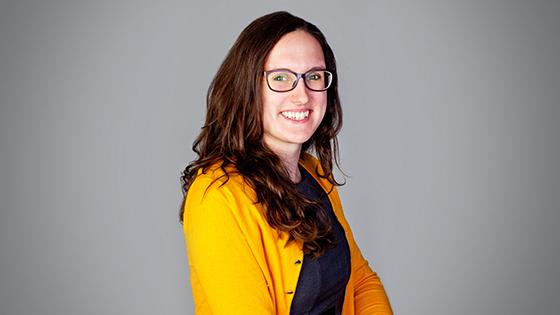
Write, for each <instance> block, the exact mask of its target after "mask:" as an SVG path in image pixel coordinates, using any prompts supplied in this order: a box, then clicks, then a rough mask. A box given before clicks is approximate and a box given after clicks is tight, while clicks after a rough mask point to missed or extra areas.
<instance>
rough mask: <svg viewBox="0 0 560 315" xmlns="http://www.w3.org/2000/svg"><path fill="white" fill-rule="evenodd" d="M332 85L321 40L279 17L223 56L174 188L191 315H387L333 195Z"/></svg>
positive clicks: (309, 28) (336, 110)
mask: <svg viewBox="0 0 560 315" xmlns="http://www.w3.org/2000/svg"><path fill="white" fill-rule="evenodd" d="M337 81H338V80H337V72H336V63H335V58H334V54H333V52H332V50H331V48H330V47H329V45H328V44H327V41H326V39H325V37H324V36H323V34H322V33H321V32H320V31H319V29H317V27H316V26H314V25H313V24H311V23H308V22H306V21H304V20H303V19H301V18H298V17H295V16H293V15H291V14H289V13H287V12H275V13H272V14H269V15H265V16H263V17H261V18H258V19H257V20H255V21H253V22H252V23H251V24H250V25H249V26H247V27H246V28H245V30H243V32H242V33H241V34H240V35H239V38H238V39H237V41H236V42H235V44H234V45H233V47H232V48H231V50H230V51H229V53H228V55H227V56H226V58H225V60H224V62H223V63H222V65H221V67H220V69H219V70H218V72H217V74H216V76H215V77H214V79H213V81H212V83H211V85H210V88H209V90H208V97H207V105H208V108H207V116H206V122H205V124H204V127H203V128H202V132H201V133H200V135H199V136H198V138H197V139H196V141H195V142H194V145H193V150H194V151H195V152H196V153H197V154H198V159H196V160H195V161H193V162H192V163H191V164H189V165H188V166H187V168H186V169H185V171H184V173H183V177H182V179H183V182H184V186H183V188H184V192H185V195H186V198H185V201H184V206H183V207H182V209H183V211H182V213H181V215H180V217H181V219H182V220H183V221H182V222H183V226H184V232H185V238H186V243H187V254H188V259H189V266H190V272H191V285H192V290H193V297H194V302H195V309H196V313H197V314H391V308H390V305H389V302H388V299H387V297H386V294H385V291H384V289H383V286H382V284H381V281H380V280H379V278H378V276H377V275H376V273H374V272H373V271H372V270H371V269H370V267H369V266H368V263H367V261H366V260H365V259H364V258H363V257H362V255H361V253H360V251H359V249H358V247H357V245H356V243H355V241H354V239H353V236H352V232H351V230H350V227H349V226H348V223H347V221H346V220H345V218H344V215H343V213H342V207H341V204H340V199H339V197H338V193H337V191H336V187H335V186H338V185H340V184H339V183H337V182H336V181H335V180H334V178H333V174H332V168H333V160H334V161H335V162H336V163H337V160H336V157H337V142H336V135H337V133H338V131H339V130H340V128H341V125H342V111H341V106H340V101H339V98H338V92H337ZM311 150H313V151H314V152H315V154H316V156H317V158H315V157H314V156H312V155H311V154H309V153H308V152H309V151H311Z"/></svg>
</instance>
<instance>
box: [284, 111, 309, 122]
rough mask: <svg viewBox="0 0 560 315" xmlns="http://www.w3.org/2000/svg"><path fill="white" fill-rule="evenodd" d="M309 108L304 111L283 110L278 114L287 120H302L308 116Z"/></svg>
mask: <svg viewBox="0 0 560 315" xmlns="http://www.w3.org/2000/svg"><path fill="white" fill-rule="evenodd" d="M309 112H310V111H309V110H306V111H297V112H296V111H285V112H281V113H280V114H281V115H282V116H284V117H285V118H287V119H289V120H294V121H302V120H305V119H307V117H309Z"/></svg>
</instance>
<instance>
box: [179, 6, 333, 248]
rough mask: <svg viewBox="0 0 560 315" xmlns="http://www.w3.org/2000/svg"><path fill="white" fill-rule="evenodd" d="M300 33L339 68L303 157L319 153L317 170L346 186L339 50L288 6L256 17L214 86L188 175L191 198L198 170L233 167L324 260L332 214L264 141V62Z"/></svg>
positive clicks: (281, 223) (274, 215) (274, 218)
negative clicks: (340, 173) (303, 190)
mask: <svg viewBox="0 0 560 315" xmlns="http://www.w3.org/2000/svg"><path fill="white" fill-rule="evenodd" d="M296 30H303V31H305V32H307V33H309V34H310V35H312V36H313V37H314V38H315V39H316V40H317V41H318V42H319V43H320V45H321V47H322V49H323V54H324V59H325V65H326V68H327V69H328V70H329V71H331V72H332V73H333V82H332V84H331V86H330V87H329V89H328V90H327V109H326V112H325V116H324V118H323V120H322V121H321V123H320V125H319V127H318V128H317V130H316V131H315V133H314V134H313V135H312V136H311V138H310V139H309V140H308V141H306V142H305V143H303V145H302V150H301V154H302V155H303V154H304V153H305V152H308V151H314V153H315V155H316V156H317V158H318V160H319V162H320V165H321V169H322V171H319V170H318V169H316V170H315V173H316V174H317V175H318V176H320V177H322V178H326V179H328V180H329V182H330V183H331V184H332V187H334V186H335V185H336V186H340V185H342V184H341V183H339V182H337V181H336V180H335V179H334V176H333V174H332V170H333V161H334V163H335V164H336V166H337V167H339V162H338V161H339V157H338V142H337V138H336V135H337V134H338V132H339V131H340V129H341V127H342V108H341V105H340V100H339V96H338V76H337V71H336V61H335V57H334V53H333V51H332V49H331V48H330V46H329V44H328V43H327V40H326V39H325V36H324V35H323V33H321V31H320V30H319V29H318V28H317V27H316V26H315V25H313V24H311V23H309V22H307V21H305V20H303V19H302V18H299V17H296V16H294V15H292V14H290V13H288V12H284V11H281V12H274V13H271V14H268V15H265V16H262V17H260V18H258V19H256V20H254V21H253V22H252V23H250V24H249V25H248V26H247V27H246V28H245V29H244V30H243V31H242V32H241V34H240V35H239V37H238V38H237V40H236V42H235V43H234V44H233V46H232V47H231V49H230V50H229V52H228V54H227V56H226V57H225V59H224V61H223V63H222V65H221V66H220V68H219V70H218V72H217V73H216V75H215V76H214V79H213V80H212V82H211V84H210V87H209V88H208V93H207V97H206V101H207V114H206V120H205V123H204V126H203V127H202V130H201V132H200V134H199V135H198V137H197V138H196V140H195V141H194V143H193V146H192V149H193V151H194V152H195V153H196V154H197V155H198V158H197V159H196V160H194V161H192V162H191V163H190V164H188V166H187V167H186V168H185V170H184V171H183V173H182V176H181V180H182V184H183V185H182V188H183V193H184V197H185V198H186V195H187V193H188V190H189V187H190V185H191V184H192V182H193V181H194V179H195V177H196V175H197V173H198V171H199V170H201V169H202V172H206V171H207V170H208V169H209V168H210V167H211V166H212V165H216V164H218V165H220V167H221V169H222V170H223V171H224V173H225V174H226V176H228V171H227V170H226V167H228V166H233V167H234V169H235V172H236V173H239V174H240V175H241V176H243V178H244V180H245V182H246V183H247V184H249V185H250V186H251V187H252V188H253V189H254V191H255V193H256V197H257V200H256V202H257V203H260V204H261V205H262V206H263V209H264V213H265V217H266V219H267V222H268V224H269V225H270V226H271V227H273V228H274V229H276V230H278V231H284V232H287V233H289V240H290V241H293V240H300V241H302V242H303V244H304V245H303V250H304V252H305V253H307V254H311V255H312V256H313V257H318V256H320V255H321V254H322V253H324V251H325V250H327V249H328V248H331V247H332V246H334V235H333V232H332V228H331V222H330V219H329V217H328V216H327V214H326V213H325V212H324V211H320V210H321V209H320V203H319V202H318V201H314V200H310V199H308V198H306V197H305V196H303V195H301V194H300V193H298V191H297V189H296V187H295V185H294V184H293V183H292V182H291V180H290V178H289V176H288V173H287V170H286V169H285V168H284V167H283V166H282V163H281V161H280V158H279V157H278V156H277V155H276V154H275V153H274V152H272V151H271V150H270V149H269V148H268V147H267V146H266V145H265V144H264V140H263V134H264V131H263V122H262V96H261V88H262V84H263V81H264V80H263V71H264V63H265V60H266V57H267V56H268V54H269V52H270V51H271V50H272V48H273V47H274V45H275V44H276V43H277V42H278V41H279V40H280V38H281V37H282V36H284V35H286V34H288V33H290V32H293V31H296ZM230 172H231V171H230ZM331 191H332V188H331ZM329 193H330V192H329ZM184 205H185V199H183V206H182V207H181V210H180V214H179V219H180V221H181V223H182V219H183V212H184V211H185V210H184ZM187 211H188V209H187Z"/></svg>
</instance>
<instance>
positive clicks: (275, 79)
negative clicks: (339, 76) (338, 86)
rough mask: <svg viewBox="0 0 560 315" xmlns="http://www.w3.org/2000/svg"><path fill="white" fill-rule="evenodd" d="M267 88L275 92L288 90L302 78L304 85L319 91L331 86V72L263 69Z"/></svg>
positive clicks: (293, 87) (294, 86)
mask: <svg viewBox="0 0 560 315" xmlns="http://www.w3.org/2000/svg"><path fill="white" fill-rule="evenodd" d="M264 76H265V77H266V84H267V85H268V88H270V89H271V90H273V91H275V92H289V91H291V90H293V89H295V88H296V86H297V84H298V82H299V79H301V78H303V82H304V83H305V86H306V87H307V88H308V89H310V90H311V91H315V92H321V91H325V90H326V89H328V88H329V86H331V83H332V79H333V74H332V73H331V72H330V71H327V70H316V69H315V70H309V71H307V72H306V73H296V72H293V71H291V70H288V69H275V70H270V71H264Z"/></svg>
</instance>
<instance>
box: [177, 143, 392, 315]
mask: <svg viewBox="0 0 560 315" xmlns="http://www.w3.org/2000/svg"><path fill="white" fill-rule="evenodd" d="M300 164H301V165H302V166H303V167H305V169H306V170H307V171H308V172H309V173H310V174H312V175H313V177H314V178H315V179H316V180H317V181H318V182H319V184H320V185H321V187H323V189H324V190H325V191H329V189H330V187H331V184H330V183H329V182H328V181H327V180H325V179H322V178H320V177H318V176H317V175H316V173H315V169H316V167H319V165H320V164H319V163H318V160H317V159H316V158H315V157H313V156H311V155H309V154H305V157H304V158H303V159H302V160H301V161H300ZM223 174H224V173H223V171H222V170H221V169H220V168H219V167H217V166H215V167H213V168H211V169H210V170H208V171H207V172H206V173H204V174H203V173H202V172H200V171H199V173H198V176H197V177H196V179H195V180H194V182H193V183H192V185H191V187H190V189H189V191H188V194H187V198H186V202H185V213H184V217H183V219H184V223H183V229H184V232H185V239H186V246H187V256H188V260H189V266H190V281H191V286H192V292H193V298H194V303H195V311H196V314H228V315H229V314H244V315H247V314H250V315H260V314H289V313H290V305H291V303H292V299H293V297H294V293H295V289H296V285H297V282H298V278H299V273H300V270H301V262H302V261H303V251H302V243H301V242H297V241H293V242H290V244H287V240H288V234H287V233H285V232H282V233H278V232H277V231H276V230H274V229H272V228H271V227H270V225H269V224H268V223H267V221H266V218H265V216H264V214H263V209H262V206H260V205H259V204H255V203H254V200H256V198H255V192H254V190H253V189H251V188H250V187H249V186H248V185H247V184H246V183H244V181H243V178H242V177H241V176H240V175H230V176H229V180H228V181H227V182H226V183H225V184H224V185H223V186H220V185H221V184H223V183H224V181H225V180H224V179H223V178H221V179H219V180H217V181H216V182H215V183H214V184H212V185H211V183H212V181H213V180H214V179H216V178H220V177H221V176H222V175H223ZM329 199H330V202H331V204H332V207H333V210H334V212H335V214H336V216H337V218H338V220H339V221H340V223H341V225H342V227H343V228H344V230H345V232H346V238H347V239H348V245H349V246H350V257H351V263H352V271H351V275H350V279H349V281H348V284H347V286H346V293H345V298H344V307H343V314H344V315H351V314H392V311H391V307H390V305H389V301H388V299H387V295H386V294H385V290H384V289H383V285H382V283H381V281H380V279H379V277H378V276H377V274H376V273H375V272H373V271H372V270H371V268H370V267H369V265H368V262H367V261H366V260H365V259H364V257H363V256H362V254H361V252H360V250H359V249H358V246H357V245H356V242H355V241H354V237H353V236H352V232H351V230H350V227H349V225H348V222H347V221H346V219H345V218H344V214H343V213H342V205H341V203H340V199H339V197H338V193H337V191H336V189H334V190H333V191H332V192H331V193H330V194H329Z"/></svg>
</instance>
